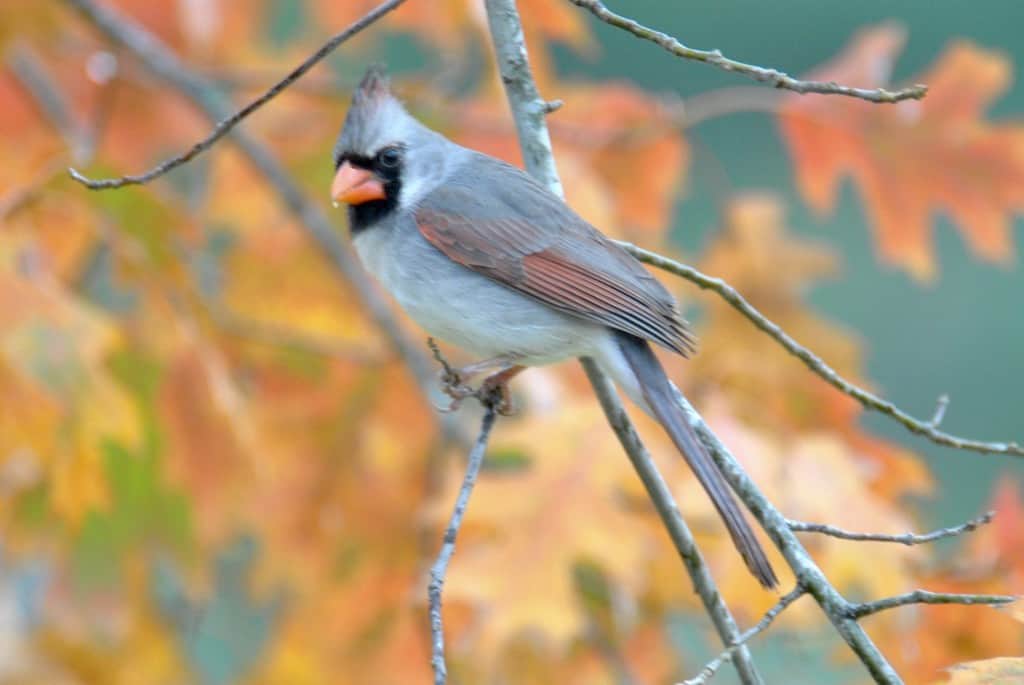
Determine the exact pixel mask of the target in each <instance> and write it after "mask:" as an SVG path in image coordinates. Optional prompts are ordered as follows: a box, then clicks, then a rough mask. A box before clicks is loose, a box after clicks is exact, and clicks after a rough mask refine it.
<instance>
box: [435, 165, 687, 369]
mask: <svg viewBox="0 0 1024 685" xmlns="http://www.w3.org/2000/svg"><path fill="white" fill-rule="evenodd" d="M506 180H513V181H520V179H506ZM494 188H495V192H494V194H493V195H490V196H488V197H487V198H481V197H480V192H479V191H476V190H473V189H469V188H466V187H461V186H445V187H443V188H440V189H438V190H436V191H434V192H433V193H431V195H430V196H429V197H428V198H426V199H425V200H424V201H423V202H422V203H421V204H420V206H419V207H418V208H417V211H416V214H415V219H416V225H417V226H418V227H419V230H420V232H421V233H422V234H423V236H424V237H425V238H426V239H427V240H428V241H429V242H430V243H432V244H433V245H434V246H435V247H437V248H438V249H439V250H441V251H442V252H443V253H444V254H445V255H447V256H448V257H449V258H451V259H452V260H454V261H456V262H458V263H459V264H462V265H464V266H467V267H469V268H470V269H473V270H475V271H478V272H480V273H482V274H484V275H486V276H488V277H490V278H493V279H494V280H496V281H499V282H501V283H504V284H505V285H507V286H510V287H512V288H515V289H516V290H519V291H520V292H523V293H525V294H527V295H530V296H531V297H535V298H537V299H538V300H540V301H542V302H544V303H546V304H549V305H551V306H552V307H555V308H557V309H560V310H562V311H564V312H566V313H569V314H572V315H575V316H579V317H580V318H582V319H586V320H588V321H593V322H595V323H600V324H603V325H606V326H609V327H611V328H615V329H618V330H621V331H625V332H627V333H631V334H632V335H636V336H638V337H640V338H643V339H645V340H651V341H654V342H656V343H658V344H660V345H663V346H664V347H666V348H668V349H670V350H673V351H675V352H678V353H679V354H682V355H684V356H686V355H688V354H689V353H690V352H692V350H693V346H694V341H693V338H692V336H691V334H690V332H689V331H688V330H687V328H686V323H685V322H684V321H683V320H682V318H681V317H680V316H679V313H678V311H677V310H676V305H675V300H674V299H673V298H672V296H671V295H670V294H669V293H668V291H667V290H665V289H664V288H663V287H662V286H661V284H660V283H658V281H656V280H655V279H654V278H653V277H652V276H651V275H650V274H649V273H648V272H647V271H646V270H645V269H644V268H643V266H641V265H640V263H639V262H637V261H636V260H635V259H634V258H633V257H632V256H631V255H629V254H628V253H627V252H626V251H625V250H623V249H622V248H620V247H619V246H618V245H616V244H615V243H613V242H611V241H609V240H608V239H607V238H605V237H604V236H603V235H602V234H601V233H599V232H598V231H597V230H596V229H594V228H593V227H591V226H590V225H589V224H587V223H586V222H585V221H583V220H582V219H580V218H579V217H578V216H576V215H575V214H574V213H573V212H572V211H571V210H570V209H569V208H568V207H567V206H566V205H565V204H563V203H562V202H561V201H559V200H558V199H557V198H555V197H554V196H553V195H550V194H549V193H547V192H546V191H544V190H543V189H541V188H539V187H537V186H535V185H532V184H530V185H526V187H525V188H516V190H520V191H522V192H519V193H518V194H517V198H516V199H515V200H513V201H512V202H514V205H512V206H509V205H510V198H509V197H508V196H507V194H506V193H507V191H508V185H507V184H506V185H502V184H497V185H496V186H494ZM524 195H526V197H524ZM520 205H525V206H524V207H522V208H520ZM456 208H457V209H458V212H456ZM524 214H525V215H524ZM509 217H515V218H509Z"/></svg>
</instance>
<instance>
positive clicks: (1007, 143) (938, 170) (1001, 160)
mask: <svg viewBox="0 0 1024 685" xmlns="http://www.w3.org/2000/svg"><path fill="white" fill-rule="evenodd" d="M904 41H905V32H904V31H903V30H902V29H901V28H899V27H897V26H895V25H888V24H887V25H881V26H876V27H874V28H871V29H867V30H865V31H862V32H861V33H860V34H858V35H857V36H856V37H855V38H854V39H853V41H852V42H851V44H850V45H849V46H848V47H847V48H846V49H845V50H844V51H843V52H842V53H841V54H840V55H839V56H838V57H837V58H836V59H835V60H833V61H832V62H830V63H828V64H826V65H824V66H822V67H821V68H819V69H817V70H815V71H814V72H812V73H811V74H810V75H809V78H813V79H820V80H825V81H832V80H834V81H839V82H841V83H845V84H848V85H853V86H863V87H868V88H872V87H880V86H881V87H886V86H888V85H889V76H890V73H891V71H892V67H893V63H894V62H895V60H896V58H897V57H898V55H899V52H900V51H901V49H902V47H903V44H904ZM1011 79H1012V67H1011V64H1010V62H1009V60H1008V59H1007V58H1006V57H1005V56H1003V55H1001V54H999V53H995V52H991V51H987V50H984V49H982V48H980V47H977V46H975V45H973V44H971V43H969V42H966V41H957V42H954V43H952V44H951V45H950V46H949V47H948V48H947V49H946V51H945V52H944V53H943V54H942V55H941V56H940V57H939V59H938V60H937V61H936V62H935V64H934V65H933V66H932V67H931V68H930V69H929V70H928V71H926V72H925V73H924V74H921V75H920V76H918V77H916V78H915V79H913V80H914V81H921V82H923V83H926V84H928V86H929V91H928V95H927V96H926V97H925V98H924V99H923V100H921V101H915V100H908V101H903V102H900V103H898V104H895V105H881V106H879V105H874V104H872V103H868V102H864V101H860V100H856V99H853V98H841V97H824V96H797V95H790V96H787V97H786V99H785V103H784V105H783V107H782V109H781V111H780V123H781V126H782V133H783V137H784V139H785V140H786V142H787V143H788V145H789V147H790V151H791V153H792V155H793V161H794V163H795V166H796V178H797V187H798V188H799V190H800V193H801V194H802V195H803V197H804V199H806V200H807V202H808V203H810V205H811V207H812V208H814V209H815V210H817V211H818V212H820V213H823V214H824V213H829V212H831V211H832V210H833V209H834V207H835V203H836V199H837V196H838V190H839V181H840V179H841V178H843V177H844V176H850V177H851V178H852V179H853V181H854V183H855V184H856V185H857V188H858V189H859V190H860V193H861V195H862V197H863V199H864V204H865V207H866V211H867V214H868V216H869V218H870V220H871V222H872V224H873V227H874V230H875V235H876V240H877V242H878V247H879V250H880V253H881V257H882V258H883V259H884V260H885V261H886V262H889V263H892V264H895V265H898V266H900V267H902V268H904V269H906V270H907V271H909V272H910V273H911V274H912V275H913V276H915V277H916V278H918V279H921V280H928V279H931V278H934V276H935V274H936V265H935V255H934V248H933V244H932V235H931V220H932V214H933V212H934V211H935V210H942V211H944V212H945V213H946V214H947V215H948V216H949V217H950V218H951V219H952V220H953V221H954V223H955V224H956V226H957V228H958V229H959V231H960V233H961V235H962V236H963V238H964V240H965V241H966V242H967V244H968V246H969V247H970V248H971V249H972V250H973V251H974V252H975V254H977V255H978V256H980V257H982V258H983V259H985V260H988V261H992V262H997V263H1001V264H1005V263H1007V262H1009V261H1010V260H1011V258H1012V253H1013V240H1012V234H1011V220H1012V216H1013V214H1014V213H1017V212H1020V211H1024V125H1021V124H1020V123H1017V122H1013V123H993V122H991V121H988V120H987V119H986V118H985V110H986V109H987V108H988V107H989V105H990V104H991V103H992V101H993V100H995V99H996V98H997V97H998V96H999V95H1001V94H1002V93H1003V92H1004V91H1005V90H1006V89H1007V87H1008V86H1009V84H1010V82H1011Z"/></svg>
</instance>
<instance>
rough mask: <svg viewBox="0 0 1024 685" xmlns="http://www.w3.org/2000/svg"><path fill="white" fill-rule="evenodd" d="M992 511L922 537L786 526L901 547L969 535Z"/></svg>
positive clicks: (808, 525) (795, 524)
mask: <svg viewBox="0 0 1024 685" xmlns="http://www.w3.org/2000/svg"><path fill="white" fill-rule="evenodd" d="M995 515H996V513H995V512H994V511H989V512H987V513H985V514H982V515H981V516H978V517H977V518H973V519H971V520H970V521H968V522H967V523H962V524H960V525H959V526H952V527H950V528H940V529H939V530H933V531H932V532H930V533H924V534H923V535H915V534H913V533H903V534H902V535H886V534H884V533H854V532H851V531H847V530H843V529H842V528H836V527H835V526H829V525H826V524H824V523H807V522H805V521H794V520H792V519H787V520H786V524H787V525H788V526H789V529H790V530H793V531H796V532H798V533H821V534H822V535H828V536H830V537H834V538H841V539H843V540H859V541H871V542H896V543H899V544H901V545H907V546H911V545H923V544H925V543H927V542H935V541H936V540H942V539H943V538H951V537H956V536H957V535H963V534H964V533H970V532H972V531H975V530H977V529H978V528H980V527H981V526H984V525H985V524H987V523H990V522H991V521H992V519H993V518H994V517H995Z"/></svg>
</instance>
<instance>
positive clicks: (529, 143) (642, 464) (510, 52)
mask: <svg viewBox="0 0 1024 685" xmlns="http://www.w3.org/2000/svg"><path fill="white" fill-rule="evenodd" d="M485 5H486V7H487V18H488V24H489V27H490V32H491V38H492V40H493V42H494V47H495V52H496V54H497V56H498V60H497V61H498V70H499V71H500V72H501V80H502V83H503V84H504V86H505V94H506V96H507V97H508V101H509V107H510V108H511V110H512V116H513V118H514V119H515V122H516V130H517V132H518V134H519V145H520V148H521V149H522V153H523V161H524V162H525V165H526V170H527V171H528V172H529V173H530V174H531V175H532V176H533V177H534V178H536V179H537V180H539V181H541V182H542V183H544V185H545V186H547V188H548V189H549V190H551V192H553V193H555V194H556V195H558V196H560V197H561V196H562V195H563V193H562V185H561V182H560V181H559V178H558V170H557V168H556V166H555V159H554V155H553V154H552V151H551V138H550V136H549V134H548V128H547V121H546V119H545V116H544V114H545V109H546V107H545V104H544V100H543V99H542V98H541V97H540V93H539V92H538V91H537V86H536V82H535V81H534V79H533V75H532V73H531V72H530V64H529V58H528V56H527V54H526V43H525V41H524V39H523V29H522V23H521V22H520V20H519V13H518V11H517V10H516V5H515V1H514V0H486V2H485ZM580 362H581V363H582V365H583V368H584V370H585V371H586V373H587V377H588V378H589V379H590V384H591V385H592V386H593V388H594V392H595V394H596V395H597V397H598V399H599V400H600V402H601V407H602V409H603V410H604V413H605V416H606V417H607V420H608V423H609V425H611V427H612V429H613V430H614V431H615V434H616V436H617V437H618V438H619V442H620V443H621V444H622V447H623V449H624V450H625V452H626V454H627V455H628V456H629V460H630V462H631V463H632V464H633V467H634V469H636V471H637V474H638V475H639V476H640V480H641V481H643V484H644V487H645V488H646V489H647V493H648V495H649V496H650V498H651V500H652V502H653V503H654V505H655V508H656V509H657V511H658V515H659V516H660V517H661V520H662V523H663V524H664V525H665V528H666V529H667V530H668V533H669V537H670V538H671V540H672V543H673V545H674V546H675V548H676V551H677V552H678V553H679V555H680V557H681V558H682V560H683V563H684V565H685V566H686V570H687V572H688V573H689V575H690V578H691V580H692V581H693V586H694V589H695V590H696V592H697V594H698V595H699V596H700V598H701V601H702V602H703V604H704V608H705V610H706V611H707V612H708V615H709V616H710V617H711V621H712V623H713V624H714V626H715V629H716V630H717V631H718V634H719V636H720V637H721V639H722V642H723V644H726V645H729V644H732V643H733V642H734V641H736V640H737V639H738V638H739V628H738V627H737V625H736V621H735V619H734V618H733V617H732V614H731V613H730V612H729V608H728V607H727V606H726V604H725V601H724V600H723V599H722V595H721V593H720V592H719V591H718V587H717V586H716V585H715V582H714V579H713V578H712V577H711V573H710V571H709V570H708V567H707V564H706V563H705V562H704V559H703V557H702V556H701V554H700V550H699V549H698V548H697V544H696V541H695V540H694V537H693V534H692V533H691V532H690V529H689V528H688V527H687V525H686V522H685V521H684V520H683V517H682V515H681V514H680V513H679V508H678V507H677V506H676V503H675V500H674V499H673V498H672V492H671V490H670V489H669V487H668V485H667V484H666V483H665V479H664V478H662V476H661V474H660V473H659V472H658V469H657V466H655V464H654V462H653V460H652V459H651V455H650V454H649V453H648V451H647V448H646V447H645V446H644V444H643V442H641V440H640V437H639V435H638V434H637V432H636V429H635V428H634V427H633V424H632V422H631V421H630V420H629V416H628V415H627V414H626V410H625V409H624V408H623V406H622V402H621V401H620V400H619V397H618V395H617V394H616V393H615V387H614V385H613V384H612V382H611V381H610V380H609V379H608V378H607V376H605V374H604V373H603V372H602V371H601V369H600V368H599V367H598V366H597V364H596V362H594V360H592V359H589V358H583V359H581V360H580ZM733 663H734V664H735V666H736V671H737V673H738V674H739V677H740V680H741V681H742V682H743V683H744V685H750V684H752V683H761V682H762V679H761V676H760V674H759V673H758V672H757V669H756V667H755V666H754V662H753V660H752V659H751V656H750V651H749V650H748V649H747V648H746V647H745V646H743V645H741V646H740V647H739V648H738V649H737V652H736V655H735V659H734V661H733Z"/></svg>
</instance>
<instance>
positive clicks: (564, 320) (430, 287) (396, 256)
mask: <svg viewBox="0 0 1024 685" xmlns="http://www.w3.org/2000/svg"><path fill="white" fill-rule="evenodd" d="M411 223H412V222H411V221H410V224H411ZM411 228H412V230H408V229H409V227H408V226H401V225H400V224H398V225H391V226H384V225H382V226H375V227H373V228H371V229H370V230H367V231H364V232H362V233H360V234H358V235H356V236H355V238H354V244H355V247H356V251H357V252H358V254H359V257H360V259H361V260H362V262H363V264H364V265H365V266H366V268H367V269H368V270H369V271H370V272H371V273H373V274H374V275H375V276H376V277H377V279H378V280H379V281H380V282H381V284H382V285H383V286H384V287H385V288H386V289H387V290H388V291H389V292H390V293H391V294H392V295H393V296H394V298H395V299H396V300H397V301H398V303H399V304H400V305H401V307H402V308H403V309H404V310H405V311H406V312H407V313H408V314H409V316H410V317H412V319H413V320H414V321H416V323H418V324H419V325H420V326H422V327H423V329H424V330H426V331H427V333H429V334H430V335H432V336H434V337H436V338H438V339H440V340H444V341H445V342H448V343H451V344H453V345H457V346H458V347H461V348H463V349H464V350H466V351H467V352H469V353H470V354H471V355H473V356H474V357H478V358H481V359H482V358H489V357H496V356H499V355H515V356H517V357H519V358H520V359H521V360H522V362H523V363H524V364H526V365H541V364H549V363H553V362H557V361H561V360H563V359H567V358H570V357H577V356H581V355H587V354H590V352H591V348H592V347H593V345H594V344H595V340H596V339H597V338H599V337H601V335H602V334H603V327H600V326H596V325H594V324H591V323H588V322H586V321H583V320H581V319H578V318H576V317H572V316H570V315H568V314H564V313H562V312H559V311H557V310H555V309H553V308H551V307H549V306H547V305H545V304H543V303H541V302H538V301H537V300H534V299H533V298H531V297H528V296H526V295H524V294H522V293H520V292H518V291H516V290H513V289H511V288H508V287H506V286H504V285H502V284H500V283H497V282H495V281H492V280H491V279H489V278H487V277H486V276H483V275H481V274H478V273H476V272H475V271H472V270H470V269H468V268H466V267H464V266H462V265H461V264H457V263H455V262H453V261H452V260H451V259H449V258H448V257H447V256H445V255H444V254H443V253H441V252H440V251H439V250H438V249H437V248H435V247H434V246H433V245H431V244H430V243H429V242H427V240H426V239H425V238H423V236H422V235H421V234H420V232H419V230H417V229H416V227H415V224H412V227H411Z"/></svg>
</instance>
